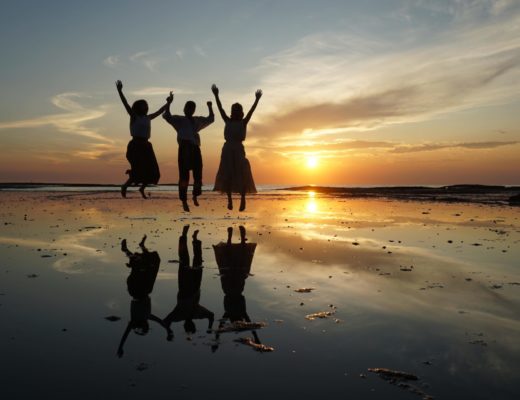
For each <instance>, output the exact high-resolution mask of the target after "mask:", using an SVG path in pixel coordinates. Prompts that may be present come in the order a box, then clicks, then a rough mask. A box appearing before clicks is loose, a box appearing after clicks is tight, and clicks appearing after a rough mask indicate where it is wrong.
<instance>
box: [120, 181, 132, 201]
mask: <svg viewBox="0 0 520 400" xmlns="http://www.w3.org/2000/svg"><path fill="white" fill-rule="evenodd" d="M131 184H132V179H130V178H128V180H127V181H126V182H125V183H123V184H122V185H121V196H123V197H124V198H126V189H128V186H130V185H131Z"/></svg>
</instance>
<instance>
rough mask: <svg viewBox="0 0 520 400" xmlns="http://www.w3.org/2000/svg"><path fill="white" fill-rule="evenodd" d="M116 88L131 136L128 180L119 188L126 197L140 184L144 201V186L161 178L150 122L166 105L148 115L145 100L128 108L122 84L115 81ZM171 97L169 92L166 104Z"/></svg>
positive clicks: (128, 151) (127, 156)
mask: <svg viewBox="0 0 520 400" xmlns="http://www.w3.org/2000/svg"><path fill="white" fill-rule="evenodd" d="M116 87H117V92H118V93H119V97H120V98H121V101H122V102H123V105H124V106H125V109H126V111H127V112H128V114H129V115H130V135H131V136H132V139H131V140H130V142H129V143H128V146H127V148H126V159H127V160H128V162H129V163H130V169H129V170H127V171H126V173H127V174H128V180H127V181H126V182H125V183H123V185H122V186H121V195H122V196H123V197H126V191H127V189H128V186H130V185H138V184H141V187H140V188H139V192H140V193H141V196H142V197H143V198H144V199H146V198H147V197H146V194H145V192H144V189H145V188H146V185H149V184H154V185H155V184H157V182H159V178H160V177H161V174H160V172H159V165H158V164H157V159H156V157H155V152H154V151H153V146H152V144H151V143H150V142H149V139H150V134H151V123H150V122H151V120H152V119H154V118H156V117H157V116H159V115H161V114H162V113H163V112H164V110H165V109H166V104H165V105H164V106H162V107H161V108H160V109H159V110H157V111H156V112H154V113H152V114H148V103H147V102H146V100H142V99H141V100H136V101H135V102H134V104H132V107H130V105H129V104H128V101H127V100H126V97H125V95H124V94H123V83H122V82H121V81H116ZM172 96H173V95H172V92H170V95H169V96H168V98H167V99H166V100H167V102H168V99H170V98H172Z"/></svg>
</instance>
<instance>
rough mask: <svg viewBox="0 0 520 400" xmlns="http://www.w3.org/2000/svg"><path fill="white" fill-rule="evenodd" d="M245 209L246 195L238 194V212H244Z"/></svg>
mask: <svg viewBox="0 0 520 400" xmlns="http://www.w3.org/2000/svg"><path fill="white" fill-rule="evenodd" d="M245 209H246V194H245V193H240V208H239V209H238V211H244V210H245Z"/></svg>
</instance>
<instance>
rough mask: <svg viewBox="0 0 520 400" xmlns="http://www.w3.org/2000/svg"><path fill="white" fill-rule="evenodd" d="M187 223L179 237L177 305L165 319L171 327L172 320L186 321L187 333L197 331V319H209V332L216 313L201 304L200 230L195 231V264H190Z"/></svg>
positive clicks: (185, 328) (193, 242)
mask: <svg viewBox="0 0 520 400" xmlns="http://www.w3.org/2000/svg"><path fill="white" fill-rule="evenodd" d="M189 228H190V227H189V225H186V226H185V227H184V229H183V230H182V235H181V236H180V237H179V272H178V283H179V291H178V293H177V305H176V306H175V308H174V309H173V311H172V312H171V313H170V314H168V316H167V317H166V318H165V319H164V323H165V326H167V327H168V329H169V327H170V325H171V324H172V322H179V321H184V330H185V331H186V333H195V332H196V331H197V329H196V326H195V322H194V321H193V320H195V319H207V320H208V333H209V332H211V329H212V327H213V321H214V314H213V313H212V312H211V311H209V310H208V309H207V308H205V307H203V306H201V305H200V304H199V301H200V285H201V282H202V270H203V267H202V243H201V241H200V240H199V239H198V238H197V235H198V233H199V231H195V232H194V233H193V236H192V238H193V241H192V244H193V266H190V254H189V252H188V230H189Z"/></svg>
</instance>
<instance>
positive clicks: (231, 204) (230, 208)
mask: <svg viewBox="0 0 520 400" xmlns="http://www.w3.org/2000/svg"><path fill="white" fill-rule="evenodd" d="M227 209H228V210H232V209H233V199H232V198H231V191H229V192H227Z"/></svg>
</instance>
